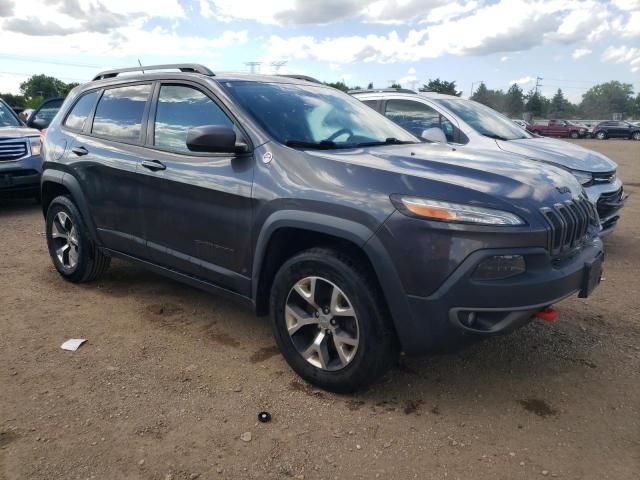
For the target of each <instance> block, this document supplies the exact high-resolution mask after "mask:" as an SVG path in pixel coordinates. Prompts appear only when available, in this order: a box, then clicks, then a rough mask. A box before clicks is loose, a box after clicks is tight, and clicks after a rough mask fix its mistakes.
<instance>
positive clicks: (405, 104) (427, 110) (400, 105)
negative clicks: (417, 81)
mask: <svg viewBox="0 0 640 480" xmlns="http://www.w3.org/2000/svg"><path fill="white" fill-rule="evenodd" d="M385 115H386V116H387V117H389V118H390V119H391V120H393V121H394V122H396V123H397V124H398V125H400V126H401V127H402V128H404V129H405V130H409V131H410V132H411V133H413V134H414V135H417V136H421V135H422V132H424V131H425V130H426V129H428V128H440V129H441V130H442V131H443V132H444V134H445V136H446V137H447V141H449V142H453V141H454V133H455V129H454V128H453V125H452V124H451V122H449V121H448V120H447V119H446V118H444V117H443V116H442V115H440V113H438V112H437V111H436V110H434V109H433V108H431V107H430V106H428V105H425V104H424V103H421V102H414V101H412V100H389V101H387V106H386V108H385Z"/></svg>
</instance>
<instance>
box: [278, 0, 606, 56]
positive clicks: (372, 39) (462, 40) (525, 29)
mask: <svg viewBox="0 0 640 480" xmlns="http://www.w3.org/2000/svg"><path fill="white" fill-rule="evenodd" d="M408 4H411V5H412V8H414V9H415V7H416V5H415V3H414V2H408ZM374 7H375V8H374ZM383 7H384V8H387V7H388V2H387V1H386V0H385V1H381V2H380V1H379V2H375V3H374V4H372V6H371V7H370V12H369V14H370V15H371V16H377V17H378V18H387V17H383V14H382V11H383ZM600 10H601V4H599V3H596V2H595V1H594V0H587V1H586V2H581V3H579V4H578V3H577V2H576V3H573V2H572V3H567V2H563V1H561V0H533V1H531V0H501V1H499V2H497V3H494V4H482V5H481V6H479V7H478V8H477V9H476V10H475V11H473V12H471V13H469V14H468V15H466V16H463V17H461V18H454V19H445V20H444V21H442V22H441V23H439V24H433V25H431V24H430V25H427V26H425V28H421V29H411V30H410V31H409V32H408V33H407V34H406V35H404V36H401V35H400V34H399V33H398V32H396V31H392V32H390V33H388V34H387V35H373V34H371V35H366V36H363V35H353V36H341V37H329V38H316V37H312V36H296V37H289V38H284V37H282V36H280V35H274V36H272V37H271V39H270V41H269V45H268V49H267V50H268V51H267V57H268V58H273V57H274V56H275V57H277V56H280V57H286V58H295V59H314V60H321V61H333V62H336V63H345V62H378V63H393V62H403V61H406V62H409V61H419V60H423V59H427V58H437V57H440V56H442V55H446V54H449V55H488V54H492V53H499V52H518V51H525V50H529V49H531V48H533V47H536V46H539V45H541V44H543V43H545V42H546V43H548V42H561V43H567V44H571V43H575V42H577V41H580V40H585V39H586V40H587V41H589V40H591V41H593V40H597V39H599V38H601V36H602V35H604V34H606V33H607V32H609V30H610V28H611V26H610V24H609V22H608V20H606V19H607V18H609V17H610V14H609V13H608V12H607V11H606V10H605V11H604V12H602V11H600ZM496 19H500V28H499V29H495V28H487V26H488V25H494V24H495V22H496ZM503 58H504V57H503ZM505 61H506V60H505Z"/></svg>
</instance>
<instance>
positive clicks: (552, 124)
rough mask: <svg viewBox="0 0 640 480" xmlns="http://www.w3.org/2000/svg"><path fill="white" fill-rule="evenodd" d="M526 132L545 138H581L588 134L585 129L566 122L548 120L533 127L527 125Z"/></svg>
mask: <svg viewBox="0 0 640 480" xmlns="http://www.w3.org/2000/svg"><path fill="white" fill-rule="evenodd" d="M527 130H529V131H530V132H531V133H535V134H536V135H543V136H546V137H570V138H582V137H586V136H587V135H588V134H589V130H588V129H587V128H586V127H583V126H581V125H578V124H575V123H571V122H569V121H567V120H549V122H548V123H546V124H543V123H534V124H533V125H528V126H527Z"/></svg>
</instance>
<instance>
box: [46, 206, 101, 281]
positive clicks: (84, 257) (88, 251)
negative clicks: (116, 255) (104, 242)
mask: <svg viewBox="0 0 640 480" xmlns="http://www.w3.org/2000/svg"><path fill="white" fill-rule="evenodd" d="M46 229H47V230H46V232H47V247H48V249H49V255H50V256H51V260H52V261H53V265H54V266H55V267H56V270H57V271H58V273H59V274H60V275H61V276H62V277H63V278H64V279H65V280H69V281H70V282H74V283H82V282H89V281H91V280H94V279H96V278H97V277H98V276H100V275H102V274H103V273H104V272H105V270H107V268H109V264H110V262H111V258H109V257H107V256H106V255H104V254H103V253H102V252H100V251H99V250H98V249H97V248H96V246H95V244H94V243H93V241H92V240H91V237H90V236H89V234H88V231H87V228H86V226H85V224H84V222H83V221H82V216H81V215H80V211H79V210H78V208H77V207H76V206H75V204H74V203H73V200H71V199H70V198H69V197H66V196H59V197H56V198H54V199H53V201H52V202H51V204H50V205H49V208H48V209H47V225H46Z"/></svg>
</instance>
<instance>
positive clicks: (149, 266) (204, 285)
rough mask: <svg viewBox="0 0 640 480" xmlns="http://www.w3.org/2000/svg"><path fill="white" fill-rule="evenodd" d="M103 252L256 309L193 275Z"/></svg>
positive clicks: (248, 300)
mask: <svg viewBox="0 0 640 480" xmlns="http://www.w3.org/2000/svg"><path fill="white" fill-rule="evenodd" d="M101 251H103V252H104V253H105V254H106V255H108V256H110V257H116V258H120V259H122V260H126V261H128V262H132V263H135V264H136V265H140V266H141V267H144V268H146V269H148V270H150V271H152V272H154V273H157V274H159V275H163V276H165V277H168V278H171V279H173V280H176V281H178V282H182V283H186V284H187V285H190V286H192V287H196V288H199V289H201V290H204V291H206V292H210V293H214V294H216V295H222V296H224V297H227V298H230V299H232V300H235V301H237V302H239V303H241V304H242V305H244V306H246V307H248V308H251V309H254V304H253V301H252V300H251V299H250V298H248V297H245V296H244V295H240V294H239V293H236V292H232V291H231V290H227V289H226V288H222V287H220V286H218V285H215V284H213V283H209V282H205V281H204V280H202V279H199V278H196V277H192V276H191V275H186V274H184V273H180V272H177V271H175V270H171V269H169V268H166V267H161V266H160V265H157V264H155V263H152V262H149V261H146V260H142V259H140V258H137V257H132V256H131V255H127V254H126V253H122V252H118V251H116V250H111V249H108V248H101Z"/></svg>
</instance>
